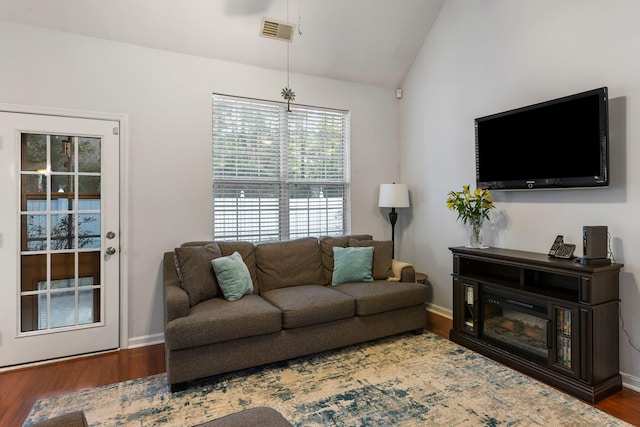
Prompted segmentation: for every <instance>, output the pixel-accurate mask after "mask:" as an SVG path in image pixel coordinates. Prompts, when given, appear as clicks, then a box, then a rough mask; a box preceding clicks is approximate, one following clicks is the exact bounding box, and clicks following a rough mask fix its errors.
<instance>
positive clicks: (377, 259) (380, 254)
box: [349, 239, 393, 280]
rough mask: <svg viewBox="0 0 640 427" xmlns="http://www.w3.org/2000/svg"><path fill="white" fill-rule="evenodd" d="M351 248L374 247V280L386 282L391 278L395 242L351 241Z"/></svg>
mask: <svg viewBox="0 0 640 427" xmlns="http://www.w3.org/2000/svg"><path fill="white" fill-rule="evenodd" d="M349 246H352V247H368V246H373V269H372V275H373V279H374V280H386V279H387V278H389V277H391V276H392V274H393V272H392V271H391V253H392V252H393V242H391V241H390V240H388V241H380V240H357V239H349Z"/></svg>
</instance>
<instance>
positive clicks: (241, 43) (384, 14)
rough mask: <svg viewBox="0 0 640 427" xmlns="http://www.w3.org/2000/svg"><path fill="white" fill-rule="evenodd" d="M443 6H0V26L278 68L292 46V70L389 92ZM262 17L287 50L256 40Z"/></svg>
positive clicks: (325, 2)
mask: <svg viewBox="0 0 640 427" xmlns="http://www.w3.org/2000/svg"><path fill="white" fill-rule="evenodd" d="M444 1H445V0H183V1H178V0H108V1H105V0H55V1H52V0H0V20H2V21H8V22H13V23H19V24H26V25H32V26H39V27H44V28H48V29H51V30H56V31H64V32H69V33H75V34H82V35H85V36H89V37H96V38H100V39H107V40H112V41H116V42H122V43H130V44H135V45H140V46H146V47H150V48H156V49H163V50H168V51H174V52H180V53H185V54H189V55H197V56H202V57H209V58H215V59H221V60H226V61H233V62H238V63H243V64H249V65H255V66H259V67H265V68H271V69H277V70H286V67H287V49H288V50H289V53H288V57H289V67H290V70H291V72H296V73H303V74H309V75H314V76H320V77H326V78H331V79H337V80H345V81H351V82H358V83H363V84H371V85H376V86H382V87H388V88H394V87H399V86H400V85H401V83H402V81H403V79H404V77H405V75H406V73H407V71H408V70H409V68H410V67H411V65H412V64H413V62H414V60H415V57H416V55H417V53H418V51H419V50H420V48H421V47H422V45H423V43H424V41H425V39H426V38H427V35H428V34H429V31H430V30H431V27H432V26H433V24H434V22H435V20H436V18H437V16H438V13H439V12H440V9H441V8H442V5H443V3H444ZM263 18H268V19H271V20H275V21H279V22H285V23H286V22H288V23H290V24H292V25H294V26H295V28H294V36H293V39H292V41H291V43H289V42H284V41H280V40H274V39H269V38H265V37H261V36H260V31H261V26H262V20H263ZM300 32H301V33H302V34H300Z"/></svg>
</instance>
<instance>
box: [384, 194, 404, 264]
mask: <svg viewBox="0 0 640 427" xmlns="http://www.w3.org/2000/svg"><path fill="white" fill-rule="evenodd" d="M409 206H410V205H409V187H408V186H407V184H396V183H393V184H380V198H379V199H378V207H381V208H391V212H389V221H390V222H391V244H392V249H391V258H395V246H396V232H395V229H396V221H397V220H398V213H397V212H396V208H408V207H409Z"/></svg>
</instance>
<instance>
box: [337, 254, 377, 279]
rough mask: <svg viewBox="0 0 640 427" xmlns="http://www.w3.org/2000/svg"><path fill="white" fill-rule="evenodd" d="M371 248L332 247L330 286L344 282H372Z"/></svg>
mask: <svg viewBox="0 0 640 427" xmlns="http://www.w3.org/2000/svg"><path fill="white" fill-rule="evenodd" d="M372 266H373V247H372V246H369V247H363V248H342V247H339V246H334V247H333V278H332V279H331V285H333V286H335V285H339V284H340V283H345V282H373V277H372V275H371V269H372Z"/></svg>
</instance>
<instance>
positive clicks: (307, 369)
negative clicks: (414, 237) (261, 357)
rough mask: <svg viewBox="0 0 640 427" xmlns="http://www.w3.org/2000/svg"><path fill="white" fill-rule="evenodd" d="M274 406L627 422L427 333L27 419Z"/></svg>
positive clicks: (316, 415) (170, 419)
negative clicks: (69, 414)
mask: <svg viewBox="0 0 640 427" xmlns="http://www.w3.org/2000/svg"><path fill="white" fill-rule="evenodd" d="M256 406H271V407H273V408H274V409H276V410H278V411H279V412H280V413H282V414H283V415H284V417H285V418H287V419H288V420H289V421H291V423H293V424H294V425H296V426H425V425H431V426H628V425H629V424H626V423H624V422H623V421H621V420H618V419H617V418H614V417H612V416H610V415H608V414H606V413H604V412H601V411H599V410H598V409H596V408H593V407H591V406H589V405H588V404H586V403H584V402H582V401H580V400H578V399H575V398H573V397H571V396H569V395H567V394H564V393H563V392H560V391H557V390H555V389H553V388H551V387H549V386H547V385H545V384H542V383H540V382H538V381H536V380H534V379H531V378H529V377H527V376H525V375H522V374H520V373H518V372H516V371H514V370H512V369H510V368H507V367H505V366H503V365H501V364H499V363H496V362H494V361H492V360H490V359H487V358H485V357H484V356H481V355H479V354H477V353H474V352H473V351H471V350H468V349H466V348H464V347H461V346H458V345H457V344H455V343H452V342H450V341H448V340H446V339H443V338H441V337H439V336H436V335H434V334H431V333H425V334H424V335H413V334H403V335H398V336H395V337H390V338H385V339H381V340H377V341H373V342H370V343H366V344H361V345H355V346H351V347H347V348H344V349H341V350H336V351H327V352H323V353H319V354H316V355H313V356H308V357H301V358H297V359H293V360H290V361H286V362H281V363H275V364H271V365H268V366H263V367H260V368H253V369H247V370H244V371H240V372H236V373H232V374H225V375H221V376H219V377H218V378H216V380H208V381H199V382H194V383H193V384H192V387H190V388H189V389H187V390H185V391H183V392H178V393H174V394H171V393H169V391H168V387H167V382H166V376H165V375H164V374H160V375H154V376H151V377H147V378H141V379H137V380H132V381H126V382H122V383H118V384H112V385H108V386H103V387H98V388H93V389H88V390H84V391H79V392H75V393H70V394H65V395H61V396H56V397H51V398H47V399H43V400H39V401H38V402H36V404H35V405H34V407H33V409H32V410H31V413H30V414H29V417H28V418H27V421H26V422H25V425H29V424H31V423H34V422H37V421H42V420H45V419H48V418H50V417H52V416H55V415H59V414H62V413H65V412H69V411H72V410H78V409H82V410H84V411H85V414H86V417H87V420H88V422H89V424H90V425H91V426H152V425H153V426H189V425H195V424H198V423H202V422H205V421H210V420H212V419H215V418H218V417H221V416H223V415H227V414H230V413H233V412H237V411H240V410H242V409H246V408H251V407H256Z"/></svg>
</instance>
